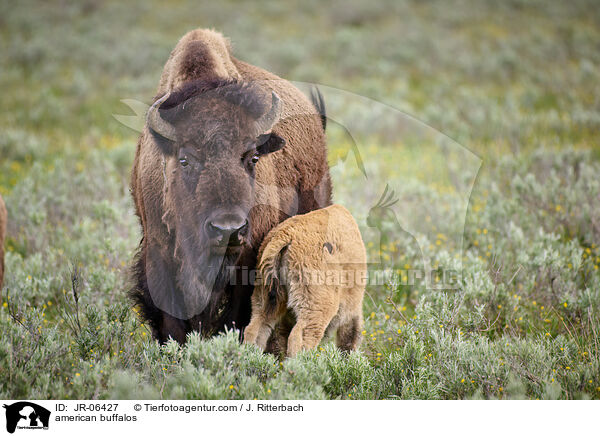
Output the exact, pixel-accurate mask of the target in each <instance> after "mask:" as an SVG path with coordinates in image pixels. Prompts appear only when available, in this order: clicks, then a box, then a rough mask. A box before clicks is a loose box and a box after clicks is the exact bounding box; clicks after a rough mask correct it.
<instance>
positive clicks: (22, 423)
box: [3, 401, 50, 433]
mask: <svg viewBox="0 0 600 436" xmlns="http://www.w3.org/2000/svg"><path fill="white" fill-rule="evenodd" d="M3 407H4V408H5V409H6V431H8V432H9V433H14V432H15V430H16V429H17V427H18V428H20V429H21V428H25V429H44V430H47V429H48V424H49V422H50V411H49V410H47V409H45V408H43V407H42V406H38V405H37V404H35V403H30V402H28V401H19V402H18V403H14V404H11V405H6V404H5V405H4V406H3Z"/></svg>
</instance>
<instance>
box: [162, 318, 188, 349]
mask: <svg viewBox="0 0 600 436" xmlns="http://www.w3.org/2000/svg"><path fill="white" fill-rule="evenodd" d="M186 335H187V328H186V323H185V321H183V320H181V319H177V318H175V317H173V316H171V315H169V314H168V313H166V312H163V313H162V319H161V322H160V327H159V329H158V334H157V336H158V337H157V338H156V339H158V340H159V342H160V343H161V344H164V343H165V342H167V341H168V340H169V339H171V338H172V339H175V340H176V341H177V342H179V343H180V344H184V343H185V338H186Z"/></svg>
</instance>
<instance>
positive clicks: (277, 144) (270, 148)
mask: <svg viewBox="0 0 600 436" xmlns="http://www.w3.org/2000/svg"><path fill="white" fill-rule="evenodd" d="M284 145H285V139H283V138H282V137H281V136H278V135H276V134H274V133H271V134H270V135H269V137H268V139H267V140H266V141H265V142H263V143H262V144H260V145H259V146H258V147H256V151H258V152H259V153H260V154H269V153H273V152H274V151H277V150H281V149H282V148H283V146H284Z"/></svg>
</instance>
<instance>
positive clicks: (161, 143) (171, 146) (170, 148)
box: [148, 127, 177, 156]
mask: <svg viewBox="0 0 600 436" xmlns="http://www.w3.org/2000/svg"><path fill="white" fill-rule="evenodd" d="M148 130H149V131H150V134H151V135H152V137H153V138H154V143H155V144H156V145H157V146H158V149H159V150H160V152H161V153H162V154H164V155H165V156H174V155H175V154H176V153H177V147H176V145H175V142H174V141H171V140H170V139H167V138H165V137H164V136H162V135H161V134H160V133H158V132H157V131H155V130H154V129H153V128H152V127H149V129H148Z"/></svg>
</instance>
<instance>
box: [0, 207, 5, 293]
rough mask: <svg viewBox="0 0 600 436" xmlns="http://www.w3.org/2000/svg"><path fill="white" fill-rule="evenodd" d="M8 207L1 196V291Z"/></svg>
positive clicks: (0, 286)
mask: <svg viewBox="0 0 600 436" xmlns="http://www.w3.org/2000/svg"><path fill="white" fill-rule="evenodd" d="M6 220H7V217H6V206H5V205H4V200H2V196H1V195H0V289H2V283H3V282H4V238H5V237H6Z"/></svg>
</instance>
